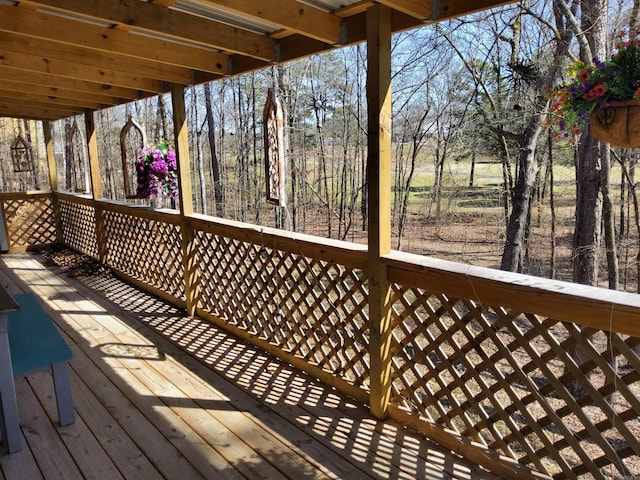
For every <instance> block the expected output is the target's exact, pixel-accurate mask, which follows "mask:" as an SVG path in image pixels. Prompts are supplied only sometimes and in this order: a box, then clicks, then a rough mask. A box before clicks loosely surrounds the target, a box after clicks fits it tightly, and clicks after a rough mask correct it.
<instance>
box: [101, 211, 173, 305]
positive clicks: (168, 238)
mask: <svg viewBox="0 0 640 480" xmlns="http://www.w3.org/2000/svg"><path fill="white" fill-rule="evenodd" d="M105 225H106V232H107V244H108V252H109V253H108V260H107V262H108V264H109V266H111V267H114V268H116V269H118V270H120V271H121V272H124V273H126V274H127V275H130V276H132V277H134V278H136V279H138V280H140V281H142V282H145V283H147V284H149V285H151V286H153V287H155V288H157V289H159V290H162V291H163V292H165V293H167V294H169V295H172V296H174V297H177V298H181V299H184V267H183V264H182V243H181V242H182V238H181V233H180V227H179V226H178V225H173V224H170V223H164V222H162V221H160V220H152V219H147V218H140V217H135V216H133V215H127V214H124V213H120V212H112V211H105Z"/></svg>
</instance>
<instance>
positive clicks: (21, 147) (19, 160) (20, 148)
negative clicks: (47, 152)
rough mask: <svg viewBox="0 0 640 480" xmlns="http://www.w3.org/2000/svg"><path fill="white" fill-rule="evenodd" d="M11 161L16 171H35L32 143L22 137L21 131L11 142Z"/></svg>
mask: <svg viewBox="0 0 640 480" xmlns="http://www.w3.org/2000/svg"><path fill="white" fill-rule="evenodd" d="M11 163H12V164H13V171H14V172H31V171H33V150H32V149H31V144H30V143H29V142H27V141H26V140H25V139H24V138H22V132H20V131H19V132H18V135H17V136H16V138H15V140H14V141H13V142H11Z"/></svg>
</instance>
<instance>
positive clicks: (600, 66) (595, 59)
mask: <svg viewBox="0 0 640 480" xmlns="http://www.w3.org/2000/svg"><path fill="white" fill-rule="evenodd" d="M593 64H594V65H595V66H596V68H597V69H598V70H604V68H605V67H606V64H605V63H604V62H603V61H602V60H599V59H598V57H593Z"/></svg>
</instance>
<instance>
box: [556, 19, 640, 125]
mask: <svg viewBox="0 0 640 480" xmlns="http://www.w3.org/2000/svg"><path fill="white" fill-rule="evenodd" d="M615 40H616V41H615V46H614V52H613V55H612V57H611V59H609V60H606V61H604V62H603V61H601V60H599V59H597V58H594V59H593V65H585V64H584V63H583V62H576V63H575V64H574V65H573V66H572V67H571V68H570V69H569V72H568V73H569V82H567V83H565V84H564V85H560V86H559V87H558V88H556V89H555V90H553V92H552V93H551V107H550V118H549V119H548V120H547V124H548V125H551V124H553V123H554V121H555V123H556V124H557V126H558V127H559V130H560V132H561V134H560V135H555V136H556V138H563V137H564V138H568V137H569V136H570V134H571V133H573V134H574V135H577V134H579V133H580V128H581V127H583V126H586V125H589V117H590V115H591V114H592V112H593V111H594V110H595V109H596V108H597V107H606V106H613V105H616V104H619V103H620V102H624V101H628V100H638V99H639V98H640V31H638V30H623V31H621V32H619V33H618V34H617V35H616V38H615Z"/></svg>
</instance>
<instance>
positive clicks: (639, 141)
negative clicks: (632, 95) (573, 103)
mask: <svg viewBox="0 0 640 480" xmlns="http://www.w3.org/2000/svg"><path fill="white" fill-rule="evenodd" d="M590 120H591V134H592V135H593V136H594V137H596V138H597V139H598V140H600V141H602V142H606V143H608V144H609V145H611V146H613V147H624V148H639V147H640V102H639V101H638V100H630V101H626V102H620V103H618V104H616V105H609V106H605V107H598V108H596V109H595V110H594V111H593V113H592V114H591V119H590Z"/></svg>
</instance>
